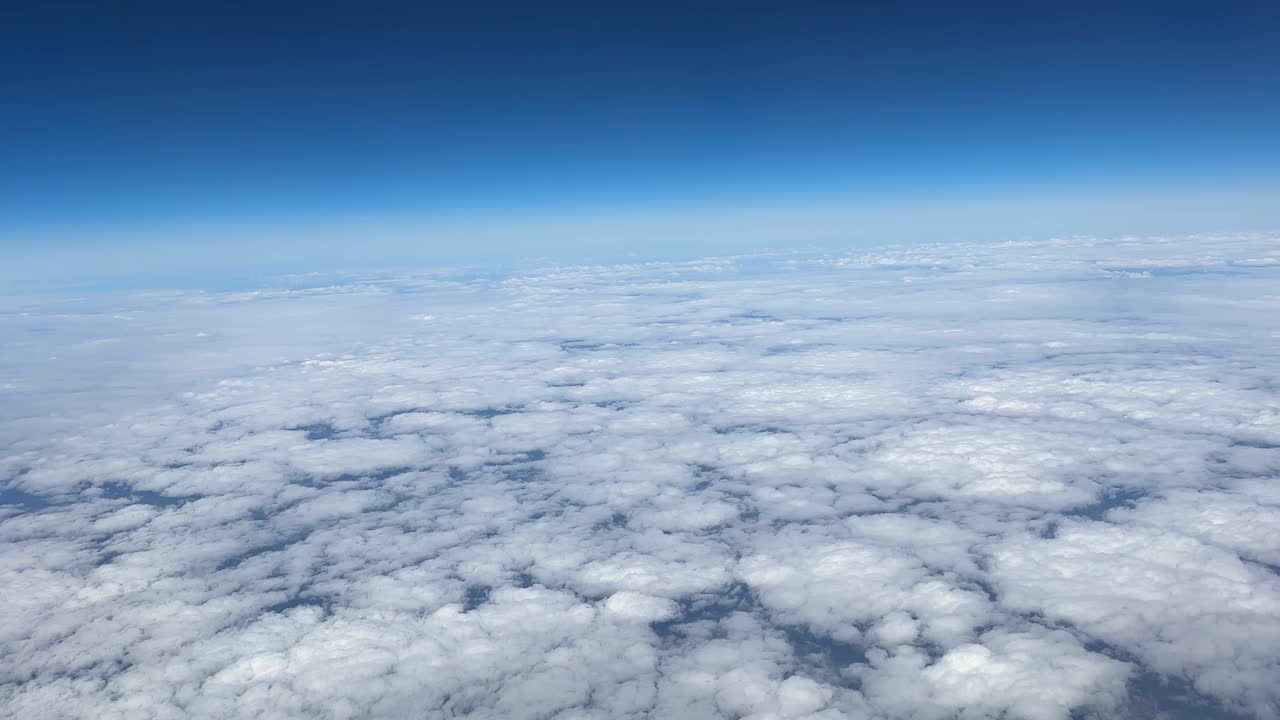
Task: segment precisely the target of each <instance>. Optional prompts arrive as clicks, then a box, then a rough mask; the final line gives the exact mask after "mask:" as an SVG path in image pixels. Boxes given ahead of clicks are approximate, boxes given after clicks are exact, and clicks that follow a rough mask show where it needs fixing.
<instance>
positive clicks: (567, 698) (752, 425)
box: [0, 236, 1280, 720]
mask: <svg viewBox="0 0 1280 720" xmlns="http://www.w3.org/2000/svg"><path fill="white" fill-rule="evenodd" d="M1278 247H1280V240H1278V239H1277V238H1274V237H1257V236H1249V237H1200V238H1174V239H1164V240H1132V239H1129V240H1111V241H1096V240H1064V241H1055V242H1049V243H1022V244H1003V245H952V246H945V245H940V246H928V247H917V248H909V249H890V250H884V251H878V252H874V253H867V254H860V255H849V256H841V257H810V256H796V255H786V256H761V257H744V258H728V259H716V260H707V261H702V262H697V263H682V264H650V265H632V266H610V267H591V268H553V269H548V270H544V271H539V272H535V273H529V274H525V275H520V276H517V277H512V278H508V279H505V280H465V279H450V278H448V277H435V278H424V277H409V278H354V279H348V280H346V281H344V282H342V283H340V284H336V285H331V286H325V287H310V288H307V287H297V288H295V289H291V290H281V291H260V292H249V293H228V294H189V293H165V294H152V295H148V296H137V295H133V296H115V297H99V298H90V299H59V300H57V301H53V300H50V299H47V298H44V299H30V298H28V299H11V300H10V301H8V305H9V308H10V309H9V311H7V312H5V313H4V314H3V315H0V332H2V334H3V335H4V337H6V338H9V339H8V340H6V341H5V351H6V352H5V359H4V360H3V361H0V371H2V372H3V373H4V375H3V382H0V443H3V444H2V445H0V479H3V483H4V485H3V488H4V494H3V503H4V504H3V506H2V509H0V542H3V546H2V547H3V549H2V554H0V606H2V607H4V608H6V610H5V611H4V612H3V613H0V656H3V657H4V658H5V662H4V663H0V704H2V705H0V706H2V707H3V708H4V710H5V712H6V713H7V714H8V715H10V716H13V717H22V718H55V717H58V718H62V717H85V718H89V717H92V718H215V717H216V718H223V717H268V718H270V717H278V718H292V717H299V718H301V717H305V718H358V717H377V718H401V717H458V716H466V717H475V718H513V717H514V718H562V719H564V720H568V719H570V718H626V717H634V718H640V717H654V718H658V717H661V718H717V717H723V718H746V717H750V718H760V719H763V718H831V719H834V718H886V719H887V718H919V719H929V718H939V719H941V718H956V717H959V718H998V717H1005V718H1025V719H1027V720H1067V718H1074V717H1090V716H1096V717H1124V716H1128V717H1132V716H1144V715H1145V716H1163V717H1202V716H1217V717H1240V718H1248V717H1253V718H1276V717H1280V651H1277V648H1280V576H1278V575H1277V568H1278V567H1280V539H1278V538H1280V410H1278V409H1277V408H1280V379H1278V378H1277V375H1276V372H1277V370H1276V369H1277V368H1280V320H1277V319H1278V318H1280V292H1277V288H1278V287H1280V284H1277V281H1280V250H1278V249H1277V248H1278Z"/></svg>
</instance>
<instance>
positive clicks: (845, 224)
mask: <svg viewBox="0 0 1280 720" xmlns="http://www.w3.org/2000/svg"><path fill="white" fill-rule="evenodd" d="M64 5H65V7H64ZM72 10H73V11H72ZM7 20H8V22H6V23H5V24H4V28H3V29H0V41H2V42H0V84H2V86H3V88H4V93H5V96H6V98H7V100H8V102H6V103H4V105H3V107H0V127H2V128H4V132H3V134H0V154H2V155H3V156H4V157H5V158H6V162H5V163H4V165H3V167H2V168H0V253H3V255H4V256H5V262H4V263H3V264H0V282H4V283H6V284H8V285H10V286H13V287H26V288H35V289H40V288H47V289H52V288H58V287H84V286H94V285H129V286H139V287H154V286H166V285H174V284H188V283H195V284H199V285H210V286H218V285H226V284H228V283H234V282H239V281H241V280H242V279H243V278H245V277H259V276H263V275H269V274H273V273H289V272H309V271H326V270H334V269H364V268H375V267H377V268H381V267H386V266H388V265H391V266H419V267H430V266H434V265H442V264H458V263H463V264H474V265H484V266H489V267H497V266H504V267H505V266H512V265H520V264H524V263H530V262H538V261H540V260H547V261H553V262H568V263H572V262H613V261H620V260H633V259H675V258H687V257H696V256H699V255H713V254H725V253H735V252H751V251H758V250H764V249H769V250H785V249H804V248H815V247H816V248H826V249H834V250H839V249H845V248H850V247H865V246H868V245H878V244H886V243H916V242H943V241H950V240H956V241H977V240H990V241H1001V240H1009V239H1037V238H1047V237H1053V236H1065V235H1080V234H1085V235H1100V236H1118V235H1148V234H1154V235H1158V234H1171V233H1180V234H1191V233H1202V232H1238V231H1269V230H1275V229H1277V228H1280V209H1278V208H1280V171H1277V169H1276V168H1280V133H1276V132H1275V128H1276V127H1277V126H1280V49H1278V48H1280V42H1277V40H1278V39H1280V11H1277V10H1276V8H1275V6H1274V5H1273V4H1268V3H1256V2H1230V3H1218V4H1212V5H1210V4H1207V3H1190V2H1175V3H1158V4H1156V3H1119V4H1115V3H1111V4H1105V5H1104V4H1096V5H1095V4H1091V3H1085V4H1073V5H1071V6H1062V7H1058V6H1048V5H1037V6H1034V7H1028V6H1024V5H1021V4H1018V3H984V4H980V5H972V6H956V5H953V4H948V3H937V4H933V3H926V4H924V5H915V6H912V8H911V9H910V11H908V10H905V9H901V8H895V7H892V6H889V5H881V4H877V3H814V4H812V5H809V6H805V7H803V8H796V7H794V6H787V5H784V4H781V3H767V2H747V3H733V4H729V3H706V4H699V5H697V6H696V7H695V8H688V7H677V6H675V5H664V4H661V3H657V4H654V3H647V4H627V3H623V4H620V5H617V6H614V7H611V8H609V9H601V8H599V7H596V6H592V5H589V4H583V3H552V4H550V5H547V6H544V7H542V8H541V9H540V10H539V12H536V13H535V12H531V11H529V10H528V9H527V8H524V7H521V6H520V5H518V4H507V3H487V4H486V3H481V4H478V5H476V6H473V7H468V8H456V7H445V6H440V5H437V4H433V3H426V4H422V3H413V4H408V3H406V4H398V3H390V4H386V5H380V6H379V7H378V8H377V9H373V8H363V9H362V8H358V7H355V6H350V5H346V4H343V3H306V4H297V3H288V2H276V3H267V4H264V5H259V6H254V7H253V8H247V7H243V8H237V7H232V6H217V5H209V6H204V5H186V6H180V7H179V6H166V5H164V4H160V3H150V2H131V3H124V4H120V5H112V6H110V7H107V6H97V5H94V4H87V3H64V4H58V3H54V4H49V5H47V6H45V5H40V6H34V5H33V6H29V7H23V8H20V9H16V10H14V11H13V12H11V13H9V15H8V17H7Z"/></svg>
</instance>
